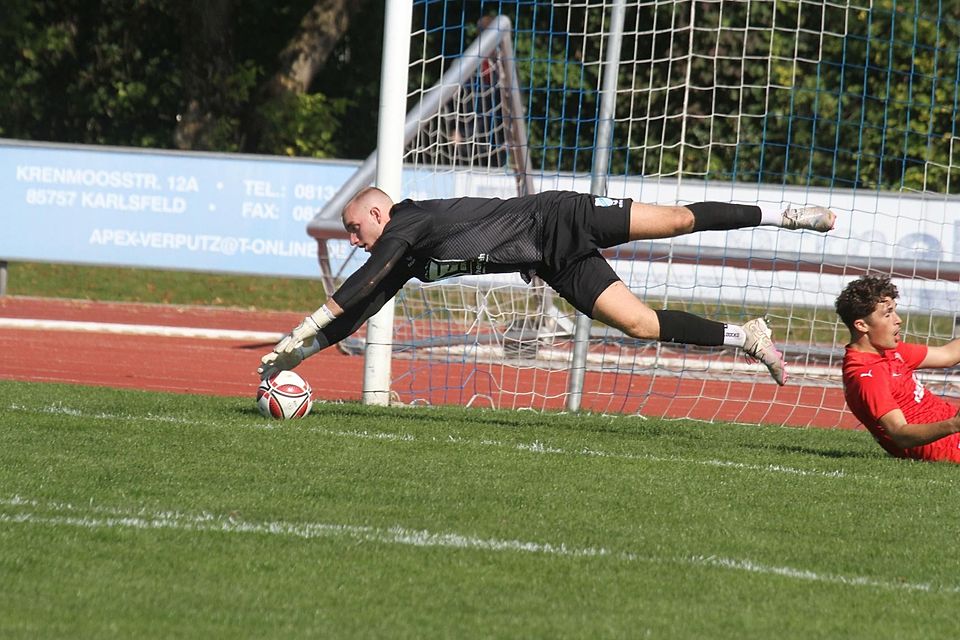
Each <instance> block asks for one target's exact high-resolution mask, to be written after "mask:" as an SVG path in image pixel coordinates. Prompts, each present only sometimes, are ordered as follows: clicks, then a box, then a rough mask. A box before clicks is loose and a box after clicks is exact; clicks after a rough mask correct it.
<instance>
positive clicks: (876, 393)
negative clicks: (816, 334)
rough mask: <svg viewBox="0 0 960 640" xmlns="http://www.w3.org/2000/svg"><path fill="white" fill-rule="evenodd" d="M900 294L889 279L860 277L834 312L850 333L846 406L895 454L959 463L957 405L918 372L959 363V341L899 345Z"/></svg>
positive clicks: (845, 364)
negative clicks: (926, 383) (923, 381)
mask: <svg viewBox="0 0 960 640" xmlns="http://www.w3.org/2000/svg"><path fill="white" fill-rule="evenodd" d="M897 296H898V292H897V287H896V286H895V285H894V284H893V283H891V282H890V278H889V277H887V276H862V277H860V278H858V279H856V280H854V281H853V282H851V283H850V284H848V285H847V286H846V288H845V289H844V290H843V292H842V293H841V294H840V295H839V296H838V297H837V302H836V309H837V314H838V315H839V316H840V319H841V320H843V322H844V324H846V325H847V328H848V329H850V344H848V345H847V348H846V353H845V355H844V356H843V391H844V395H845V396H846V400H847V406H849V407H850V411H852V412H853V415H855V416H856V417H857V419H858V420H860V422H862V423H863V426H865V427H866V428H867V429H868V430H869V431H870V433H871V434H872V435H873V437H874V438H875V439H876V441H877V442H878V443H880V446H882V447H883V448H884V449H886V450H887V451H888V452H889V453H890V454H891V455H893V456H895V457H897V458H912V459H914V460H947V461H950V462H958V463H960V417H958V415H957V407H955V406H953V405H951V404H950V403H948V402H946V401H945V400H943V399H942V398H940V397H939V396H937V395H934V394H932V393H930V392H929V391H928V390H927V389H926V388H924V386H923V385H922V384H921V383H920V381H919V380H917V379H916V377H915V376H914V374H913V372H914V370H916V369H933V368H945V367H952V366H954V365H956V364H958V363H960V338H958V339H956V340H953V341H951V342H949V343H947V344H945V345H943V346H942V347H927V346H924V345H919V344H911V343H908V342H902V341H901V336H900V329H901V325H902V322H901V320H900V316H899V315H897V302H896V300H897Z"/></svg>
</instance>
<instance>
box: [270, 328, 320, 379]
mask: <svg viewBox="0 0 960 640" xmlns="http://www.w3.org/2000/svg"><path fill="white" fill-rule="evenodd" d="M318 351H320V342H319V341H318V340H317V339H316V338H312V339H311V340H310V342H308V343H307V344H305V345H303V346H301V347H297V348H296V349H294V350H293V351H290V352H284V353H277V352H276V351H271V352H270V353H268V354H267V355H265V356H263V357H262V358H260V367H259V368H258V369H257V373H258V374H259V375H260V379H261V380H266V379H267V378H271V377H273V376H275V375H276V374H278V373H280V372H281V371H289V370H290V369H293V368H294V367H296V366H297V365H298V364H300V363H301V362H303V361H304V359H306V358H309V357H310V356H312V355H313V354H315V353H317V352H318Z"/></svg>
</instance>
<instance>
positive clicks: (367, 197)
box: [340, 187, 393, 219]
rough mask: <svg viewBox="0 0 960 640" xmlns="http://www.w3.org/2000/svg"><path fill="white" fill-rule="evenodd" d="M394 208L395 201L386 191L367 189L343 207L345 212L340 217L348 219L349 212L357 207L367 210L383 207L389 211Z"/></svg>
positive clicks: (373, 188) (375, 188)
mask: <svg viewBox="0 0 960 640" xmlns="http://www.w3.org/2000/svg"><path fill="white" fill-rule="evenodd" d="M392 206H393V200H391V199H390V196H388V195H387V194H386V192H385V191H383V190H382V189H379V188H377V187H365V188H363V189H361V190H360V191H358V192H357V193H356V194H355V195H354V196H353V197H352V198H350V201H349V202H347V204H346V205H345V206H344V207H343V212H342V213H341V214H340V215H341V217H342V218H344V219H346V217H347V212H348V211H350V210H352V209H354V208H356V207H359V208H361V209H365V210H369V209H371V208H373V207H382V208H385V209H386V210H388V211H389V210H390V207H392Z"/></svg>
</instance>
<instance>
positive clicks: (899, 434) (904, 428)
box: [879, 409, 960, 449]
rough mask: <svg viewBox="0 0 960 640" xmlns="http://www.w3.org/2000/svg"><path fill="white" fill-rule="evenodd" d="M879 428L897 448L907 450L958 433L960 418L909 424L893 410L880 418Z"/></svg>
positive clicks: (897, 410) (899, 411)
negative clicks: (881, 428)
mask: <svg viewBox="0 0 960 640" xmlns="http://www.w3.org/2000/svg"><path fill="white" fill-rule="evenodd" d="M879 422H880V426H881V427H883V430H884V431H886V432H887V435H888V436H890V439H891V440H893V443H894V444H895V445H897V446H898V447H901V448H903V449H909V448H911V447H919V446H921V445H924V444H930V443H931V442H934V441H936V440H939V439H940V438H943V437H945V436H949V435H951V434H954V433H957V432H958V431H960V417H958V416H954V417H953V418H949V419H947V420H941V421H940V422H928V423H926V424H909V423H907V419H906V417H905V416H904V415H903V411H901V410H900V409H894V410H893V411H890V412H888V413H885V414H884V415H882V416H881V417H880V420H879Z"/></svg>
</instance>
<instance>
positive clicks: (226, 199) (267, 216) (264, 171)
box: [0, 140, 359, 277]
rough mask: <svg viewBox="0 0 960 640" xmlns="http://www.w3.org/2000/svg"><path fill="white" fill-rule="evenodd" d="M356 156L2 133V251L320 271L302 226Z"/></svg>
mask: <svg viewBox="0 0 960 640" xmlns="http://www.w3.org/2000/svg"><path fill="white" fill-rule="evenodd" d="M357 166H359V163H354V162H344V161H318V160H293V159H290V160H288V159H284V158H276V157H257V156H240V155H225V154H209V153H177V152H164V151H142V150H136V149H117V148H112V147H109V148H108V147H103V148H101V147H89V146H73V145H47V144H39V143H23V142H18V141H14V140H0V193H3V194H4V200H5V202H4V213H3V232H2V233H0V260H31V261H41V262H67V263H78V264H97V265H115V266H134V267H149V268H160V269H179V270H188V271H211V272H224V273H247V274H262V275H278V276H291V277H316V276H318V275H319V272H320V270H319V266H318V263H317V242H316V240H314V239H313V238H311V237H309V236H308V235H307V233H306V231H305V229H306V225H307V223H308V222H309V221H310V220H311V218H313V216H314V214H315V213H316V212H317V210H318V209H320V208H321V207H322V206H323V205H324V203H325V202H326V201H327V200H329V199H330V198H331V197H332V196H333V194H334V193H336V191H337V190H338V189H339V188H340V186H341V185H342V184H343V183H344V182H345V181H346V180H347V178H348V177H349V176H350V175H351V174H352V173H353V172H354V171H355V170H356V167H357Z"/></svg>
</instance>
